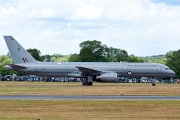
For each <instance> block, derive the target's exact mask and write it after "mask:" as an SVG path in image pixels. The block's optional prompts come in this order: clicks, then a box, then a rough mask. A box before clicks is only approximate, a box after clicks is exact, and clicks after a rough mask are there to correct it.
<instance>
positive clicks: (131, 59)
mask: <svg viewBox="0 0 180 120" xmlns="http://www.w3.org/2000/svg"><path fill="white" fill-rule="evenodd" d="M128 62H144V61H143V59H140V58H138V57H136V56H134V55H130V56H129V59H128Z"/></svg>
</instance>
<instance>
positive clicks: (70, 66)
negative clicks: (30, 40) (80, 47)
mask: <svg viewBox="0 0 180 120" xmlns="http://www.w3.org/2000/svg"><path fill="white" fill-rule="evenodd" d="M20 65H21V66H24V67H26V68H27V69H16V70H17V71H21V72H25V73H28V74H35V75H39V76H49V77H87V76H88V75H89V72H87V73H85V72H84V73H82V71H80V70H79V69H78V68H77V66H83V67H85V68H89V69H93V70H97V71H104V72H106V73H108V72H109V73H112V72H113V73H116V74H117V77H142V76H144V77H170V76H173V75H174V72H173V71H172V70H170V69H169V68H168V67H167V66H165V65H162V64H157V63H107V62H100V63H99V62H98V63H96V62H36V63H25V64H20ZM101 74H103V73H102V72H99V74H98V73H97V72H96V73H95V74H93V72H91V75H96V76H97V75H101Z"/></svg>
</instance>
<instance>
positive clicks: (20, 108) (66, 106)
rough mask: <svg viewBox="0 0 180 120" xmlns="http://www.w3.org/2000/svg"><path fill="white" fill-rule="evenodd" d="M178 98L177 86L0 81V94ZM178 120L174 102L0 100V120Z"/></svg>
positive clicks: (178, 110) (179, 105)
mask: <svg viewBox="0 0 180 120" xmlns="http://www.w3.org/2000/svg"><path fill="white" fill-rule="evenodd" d="M120 94H124V95H161V96H162V95H165V96H172V95H173V96H180V84H157V85H156V86H152V85H151V84H150V83H136V84H134V83H94V85H93V86H82V85H81V83H52V82H0V95H120ZM69 119H70V120H109V119H111V120H119V119H121V120H139V119H143V120H152V119H153V120H179V119H180V101H179V100H175V101H171V100H167V101H165V100H164V101H163V100H157V101H152V100H146V101H145V100H126V101H125V100H0V120H69Z"/></svg>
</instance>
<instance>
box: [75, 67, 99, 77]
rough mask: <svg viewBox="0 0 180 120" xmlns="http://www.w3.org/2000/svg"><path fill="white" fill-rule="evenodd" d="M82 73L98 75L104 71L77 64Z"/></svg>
mask: <svg viewBox="0 0 180 120" xmlns="http://www.w3.org/2000/svg"><path fill="white" fill-rule="evenodd" d="M76 67H77V68H78V69H79V70H80V71H81V72H82V73H84V74H91V75H94V74H95V75H97V74H101V73H102V71H100V70H95V69H92V68H87V67H83V66H76Z"/></svg>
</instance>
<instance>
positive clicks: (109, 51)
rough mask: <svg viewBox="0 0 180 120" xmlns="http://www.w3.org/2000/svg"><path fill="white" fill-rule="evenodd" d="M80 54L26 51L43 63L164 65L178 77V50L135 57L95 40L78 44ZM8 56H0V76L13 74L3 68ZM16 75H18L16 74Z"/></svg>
mask: <svg viewBox="0 0 180 120" xmlns="http://www.w3.org/2000/svg"><path fill="white" fill-rule="evenodd" d="M79 47H80V53H79V54H77V53H74V54H70V55H61V54H53V55H47V54H46V55H41V52H40V50H38V49H36V48H34V49H31V48H30V49H28V50H27V51H28V52H29V53H30V54H31V55H32V56H33V57H34V58H35V59H36V60H38V61H45V62H153V63H161V64H166V65H167V66H169V67H170V68H171V69H172V70H174V71H175V72H176V74H177V75H180V50H178V51H169V52H167V53H166V54H165V55H156V56H150V57H148V56H146V57H137V56H135V55H128V52H127V51H126V50H123V49H120V48H113V47H108V46H106V45H105V44H102V43H101V42H100V41H97V40H92V41H91V40H87V41H84V42H82V43H80V44H79ZM12 62H13V61H12V59H11V57H10V55H9V53H8V54H7V55H2V56H0V74H2V75H4V74H13V73H16V72H14V71H11V70H8V69H5V68H4V65H5V64H10V63H12ZM16 74H18V73H16Z"/></svg>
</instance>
